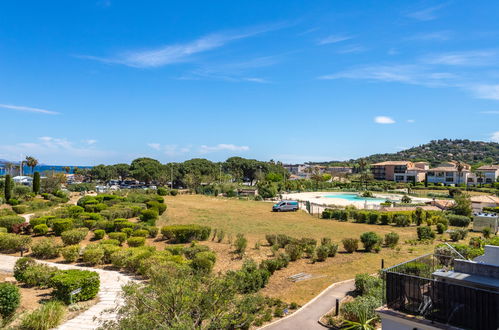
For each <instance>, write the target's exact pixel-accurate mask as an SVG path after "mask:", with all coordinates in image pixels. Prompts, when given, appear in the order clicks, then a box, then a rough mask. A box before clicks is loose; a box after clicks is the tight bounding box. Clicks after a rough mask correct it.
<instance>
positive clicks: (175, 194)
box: [170, 189, 178, 196]
mask: <svg viewBox="0 0 499 330" xmlns="http://www.w3.org/2000/svg"><path fill="white" fill-rule="evenodd" d="M170 195H171V196H177V195H178V190H177V189H172V190H170Z"/></svg>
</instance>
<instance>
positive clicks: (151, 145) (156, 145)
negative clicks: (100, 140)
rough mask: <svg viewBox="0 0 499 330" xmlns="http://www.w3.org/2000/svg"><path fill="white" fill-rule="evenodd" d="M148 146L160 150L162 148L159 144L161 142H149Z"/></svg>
mask: <svg viewBox="0 0 499 330" xmlns="http://www.w3.org/2000/svg"><path fill="white" fill-rule="evenodd" d="M147 146H148V147H149V148H152V149H154V150H160V149H161V144H159V143H148V144H147Z"/></svg>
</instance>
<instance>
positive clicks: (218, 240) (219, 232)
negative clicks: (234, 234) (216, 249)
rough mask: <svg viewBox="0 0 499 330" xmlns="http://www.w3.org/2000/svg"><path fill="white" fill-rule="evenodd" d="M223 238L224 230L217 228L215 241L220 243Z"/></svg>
mask: <svg viewBox="0 0 499 330" xmlns="http://www.w3.org/2000/svg"><path fill="white" fill-rule="evenodd" d="M224 238H225V231H223V230H221V229H219V230H218V232H217V242H218V243H222V241H223V240H224Z"/></svg>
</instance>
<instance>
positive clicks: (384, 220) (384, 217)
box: [379, 213, 391, 225]
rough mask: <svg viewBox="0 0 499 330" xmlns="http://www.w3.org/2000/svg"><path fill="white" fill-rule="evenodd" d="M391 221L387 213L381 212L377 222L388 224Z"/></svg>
mask: <svg viewBox="0 0 499 330" xmlns="http://www.w3.org/2000/svg"><path fill="white" fill-rule="evenodd" d="M390 221H391V217H390V214H389V213H381V214H380V216H379V222H380V223H381V224H382V225H388V224H389V223H390Z"/></svg>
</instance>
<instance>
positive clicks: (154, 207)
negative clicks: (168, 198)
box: [146, 201, 166, 215]
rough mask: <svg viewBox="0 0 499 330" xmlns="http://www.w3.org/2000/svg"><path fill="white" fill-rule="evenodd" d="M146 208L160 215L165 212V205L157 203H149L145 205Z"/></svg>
mask: <svg viewBox="0 0 499 330" xmlns="http://www.w3.org/2000/svg"><path fill="white" fill-rule="evenodd" d="M146 205H147V208H148V209H151V210H157V211H158V214H159V215H161V214H163V213H165V211H166V204H164V203H159V202H157V201H149V202H147V203H146Z"/></svg>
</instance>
